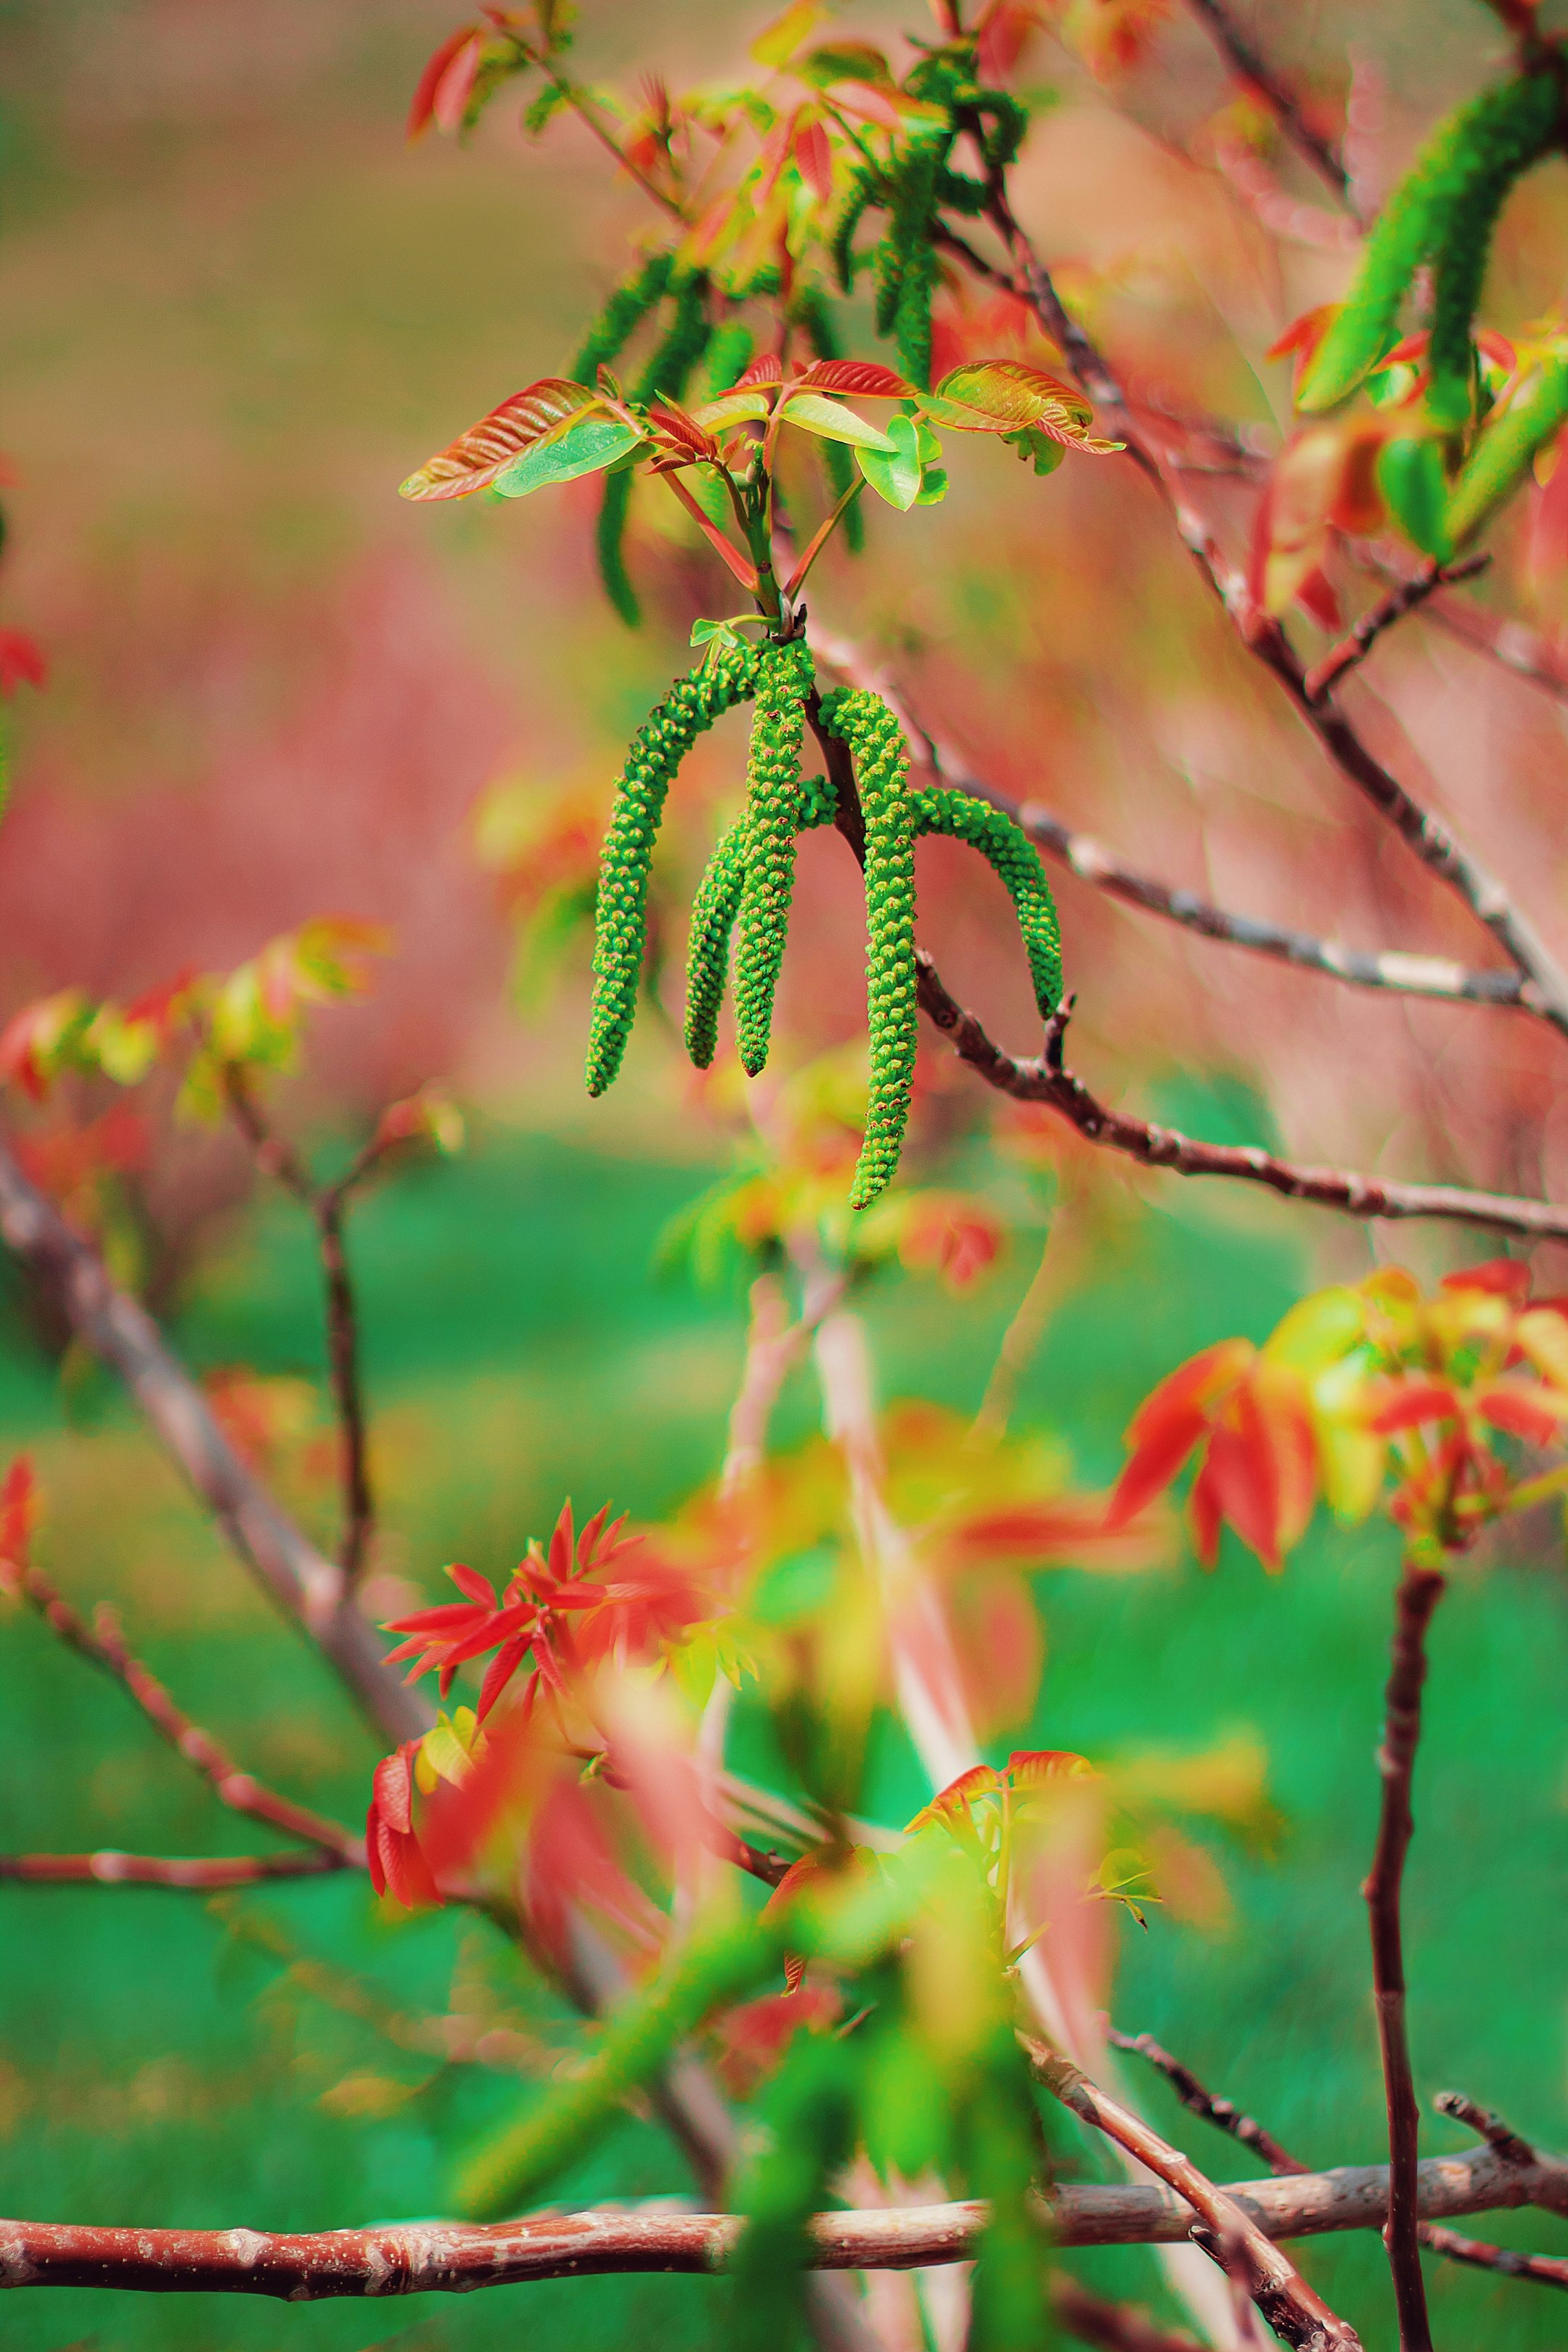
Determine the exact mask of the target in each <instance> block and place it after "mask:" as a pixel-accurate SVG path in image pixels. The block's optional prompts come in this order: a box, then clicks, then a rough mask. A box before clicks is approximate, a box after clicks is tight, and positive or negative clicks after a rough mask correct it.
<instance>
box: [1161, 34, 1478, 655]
mask: <svg viewBox="0 0 1568 2352" xmlns="http://www.w3.org/2000/svg"><path fill="white" fill-rule="evenodd" d="M1194 5H1200V0H1194ZM1489 562H1491V557H1490V556H1489V555H1468V556H1466V557H1465V558H1464V560H1463V561H1462V562H1458V563H1439V562H1437V561H1436V557H1433V558H1432V559H1430V560H1429V561H1428V562H1426V563H1425V564H1423V565H1422V567H1421V569H1420V571H1419V572H1413V573H1412V574H1411V576H1410V578H1409V579H1408V580H1405V581H1401V582H1400V583H1399V584H1398V585H1397V586H1396V587H1394V588H1391V589H1390V590H1389V591H1388V593H1387V594H1386V595H1385V596H1383V597H1381V598H1380V599H1379V600H1378V602H1377V603H1376V604H1374V605H1373V607H1372V609H1371V611H1370V612H1366V613H1363V614H1362V616H1361V618H1360V620H1359V621H1358V622H1357V623H1356V625H1355V626H1354V627H1353V628H1352V629H1351V630H1349V631H1347V633H1346V635H1344V636H1342V638H1341V639H1340V641H1339V643H1338V645H1337V646H1331V647H1330V648H1329V651H1328V652H1327V653H1326V654H1325V655H1324V656H1323V658H1322V660H1321V662H1316V663H1314V664H1313V666H1312V667H1311V668H1310V670H1309V671H1308V672H1307V675H1306V677H1305V678H1304V680H1303V681H1302V686H1303V691H1304V692H1305V694H1306V697H1307V699H1308V701H1309V702H1321V701H1322V699H1323V698H1324V697H1325V695H1327V694H1328V693H1329V692H1330V691H1331V688H1334V687H1336V686H1337V685H1338V684H1339V682H1340V680H1341V679H1342V677H1344V676H1345V674H1346V672H1347V671H1349V670H1352V669H1354V668H1355V667H1356V666H1357V664H1358V663H1360V662H1363V661H1364V660H1365V659H1366V656H1367V655H1368V654H1369V653H1370V652H1371V650H1372V648H1373V646H1374V645H1375V644H1376V643H1377V640H1378V638H1379V637H1381V636H1382V635H1383V634H1384V631H1385V630H1386V629H1391V628H1393V626H1394V623H1395V622H1396V621H1401V620H1403V619H1404V617H1405V614H1406V613H1414V612H1415V611H1417V610H1418V609H1419V608H1420V606H1421V605H1423V604H1426V600H1427V598H1428V597H1429V596H1432V595H1435V594H1436V592H1437V590H1438V589H1439V588H1451V587H1452V586H1453V585H1454V584H1455V583H1456V582H1457V581H1460V580H1473V579H1474V578H1475V576H1476V574H1477V573H1478V572H1484V571H1485V570H1486V568H1487V566H1488V564H1489Z"/></svg>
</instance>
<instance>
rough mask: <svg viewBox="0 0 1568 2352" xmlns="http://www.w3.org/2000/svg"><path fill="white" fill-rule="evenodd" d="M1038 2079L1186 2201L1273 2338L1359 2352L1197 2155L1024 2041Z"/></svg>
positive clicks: (1064, 2062) (1348, 2331)
mask: <svg viewBox="0 0 1568 2352" xmlns="http://www.w3.org/2000/svg"><path fill="white" fill-rule="evenodd" d="M1020 2039H1021V2040H1022V2041H1023V2044H1024V2048H1025V2050H1026V2052H1027V2053H1028V2058H1029V2063H1030V2066H1031V2067H1032V2069H1033V2071H1034V2073H1035V2074H1036V2076H1037V2079H1038V2080H1039V2081H1040V2082H1042V2083H1043V2084H1045V2085H1046V2087H1047V2089H1048V2090H1049V2091H1050V2092H1051V2093H1052V2094H1053V2095H1055V2096H1056V2097H1057V2098H1058V2099H1059V2100H1060V2101H1061V2102H1062V2105H1064V2106H1066V2107H1069V2108H1070V2109H1071V2110H1072V2112H1073V2114H1074V2115H1075V2116H1079V2117H1080V2119H1081V2120H1082V2121H1083V2122H1084V2123H1086V2124H1088V2125H1089V2126H1091V2127H1092V2128H1093V2129H1094V2130H1096V2131H1100V2132H1103V2133H1104V2134H1105V2136H1106V2137H1107V2138H1108V2139H1110V2140H1114V2141H1115V2143H1116V2145H1117V2146H1118V2147H1122V2148H1125V2149H1126V2151H1127V2153H1128V2155H1129V2156H1133V2157H1136V2158H1137V2159H1138V2161H1139V2163H1140V2164H1144V2165H1147V2166H1148V2168H1149V2170H1150V2171H1151V2172H1152V2173H1153V2174H1154V2176H1155V2178H1156V2179H1160V2180H1163V2181H1164V2182H1165V2184H1166V2186H1167V2187H1168V2188H1171V2189H1174V2190H1175V2192H1176V2194H1177V2196H1178V2197H1182V2198H1184V2199H1185V2200H1186V2202H1187V2203H1188V2204H1189V2205H1190V2206H1191V2207H1192V2209H1193V2211H1194V2213H1195V2214H1196V2215H1197V2217H1198V2220H1199V2221H1200V2222H1201V2223H1202V2224H1203V2225H1204V2226H1203V2231H1202V2233H1201V2235H1200V2233H1199V2231H1197V2230H1196V2229H1194V2231H1193V2235H1194V2238H1195V2239H1197V2241H1198V2242H1199V2243H1200V2244H1201V2245H1202V2246H1203V2248H1204V2251H1205V2253H1208V2254H1210V2255H1211V2256H1212V2257H1213V2259H1214V2260H1215V2261H1216V2262H1217V2263H1219V2264H1220V2266H1221V2268H1222V2269H1224V2270H1225V2271H1226V2272H1230V2271H1232V2270H1233V2269H1234V2270H1235V2271H1236V2272H1237V2274H1238V2279H1239V2283H1240V2284H1243V2285H1244V2286H1245V2287H1246V2290H1247V2294H1249V2295H1250V2296H1251V2298H1252V2300H1253V2302H1254V2303H1256V2304H1257V2305H1258V2309H1259V2311H1261V2312H1262V2314H1263V2315H1264V2317H1265V2318H1266V2319H1267V2320H1268V2324H1269V2326H1271V2327H1272V2328H1273V2329H1274V2331H1275V2333H1276V2334H1277V2335H1279V2336H1283V2337H1284V2339H1285V2341H1286V2343H1287V2344H1290V2345H1296V2346H1300V2347H1305V2352H1360V2346H1361V2338H1360V2337H1359V2336H1357V2334H1356V2332H1355V2330H1354V2329H1353V2328H1352V2327H1351V2326H1348V2325H1347V2324H1346V2322H1345V2321H1344V2320H1342V2319H1341V2318H1340V2317H1339V2316H1338V2315H1336V2314H1335V2313H1334V2312H1332V2311H1331V2310H1330V2309H1329V2306H1328V2305H1327V2304H1326V2303H1324V2302H1323V2300H1322V2298H1321V2296H1320V2295H1319V2294H1316V2293H1314V2291H1313V2289H1312V2288H1311V2287H1310V2286H1309V2285H1308V2284H1307V2282H1306V2280H1305V2279H1304V2278H1302V2276H1301V2274H1300V2272H1299V2271H1298V2270H1297V2269H1296V2267H1295V2265H1294V2264H1293V2263H1290V2262H1289V2261H1288V2260H1287V2259H1286V2257H1285V2256H1284V2255H1283V2254H1282V2253H1280V2252H1279V2249H1278V2247H1277V2246H1276V2245H1275V2244H1274V2242H1273V2241H1272V2240H1271V2239H1270V2238H1269V2237H1268V2235H1267V2234H1266V2233H1265V2231H1263V2230H1262V2229H1261V2228H1260V2227H1259V2225H1258V2222H1257V2221H1256V2220H1255V2219H1254V2218H1253V2217H1252V2216H1251V2215H1250V2214H1249V2213H1247V2210H1245V2208H1244V2207H1243V2206H1242V2205H1241V2204H1239V2203H1238V2202H1237V2200H1236V2199H1235V2198H1234V2197H1232V2196H1230V2195H1229V2194H1228V2193H1227V2192H1226V2190H1225V2189H1216V2188H1215V2184H1214V2182H1213V2181H1212V2180H1210V2179H1208V2177H1207V2175H1206V2174H1205V2173H1203V2172H1200V2171H1199V2169H1198V2168H1197V2166H1196V2165H1195V2164H1194V2162H1193V2160H1192V2158H1191V2157H1189V2156H1185V2155H1184V2154H1183V2152H1182V2150H1181V2149H1180V2148H1177V2147H1172V2146H1171V2144H1170V2142H1169V2141H1168V2140H1164V2139H1162V2138H1161V2137H1160V2135H1159V2133H1158V2132H1156V2131H1154V2130H1152V2128H1151V2127H1150V2126H1149V2125H1148V2124H1146V2123H1144V2121H1143V2120H1142V2116H1135V2115H1134V2114H1133V2113H1132V2112H1131V2108H1128V2107H1124V2106H1123V2105H1121V2102H1120V2100H1117V2099H1112V2098H1110V2097H1108V2096H1107V2095H1106V2094H1105V2092H1103V2091H1101V2090H1100V2089H1099V2088H1098V2087H1097V2085H1096V2084H1093V2083H1091V2082H1090V2081H1089V2078H1088V2076H1087V2075H1086V2074H1083V2073H1082V2071H1081V2070H1080V2069H1079V2067H1077V2066H1075V2065H1074V2064H1073V2063H1072V2061H1071V2059H1070V2058H1064V2057H1062V2056H1061V2055H1060V2054H1059V2053H1058V2052H1056V2051H1054V2050H1050V2049H1047V2047H1046V2045H1045V2043H1044V2042H1035V2041H1032V2040H1030V2039H1029V2038H1028V2037H1027V2036H1026V2035H1025V2036H1021V2037H1020Z"/></svg>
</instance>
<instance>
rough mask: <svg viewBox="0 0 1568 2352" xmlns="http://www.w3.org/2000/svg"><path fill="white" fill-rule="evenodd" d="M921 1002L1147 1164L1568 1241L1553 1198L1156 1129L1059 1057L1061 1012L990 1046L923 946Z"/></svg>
mask: <svg viewBox="0 0 1568 2352" xmlns="http://www.w3.org/2000/svg"><path fill="white" fill-rule="evenodd" d="M915 961H916V964H917V966H918V968H919V972H920V1001H921V1006H922V1008H923V1009H924V1011H925V1012H926V1013H927V1014H928V1015H929V1016H930V1018H931V1021H933V1022H934V1023H935V1024H936V1026H937V1027H938V1028H939V1029H940V1030H941V1031H942V1034H943V1035H944V1036H946V1037H947V1038H948V1040H949V1042H950V1043H951V1044H952V1046H953V1048H954V1050H955V1051H956V1052H957V1053H958V1055H960V1057H961V1058H962V1059H963V1061H965V1062H967V1063H968V1065H969V1066H970V1068H971V1069H973V1070H974V1071H975V1072H977V1073H978V1075H979V1076H981V1077H983V1078H984V1080H985V1082H986V1084H987V1086H992V1087H996V1088H997V1090H998V1091H999V1092H1000V1093H1002V1094H1005V1095H1010V1096H1012V1097H1013V1098H1014V1099H1015V1100H1016V1101H1018V1102H1037V1103H1043V1104H1045V1105H1046V1106H1047V1108H1049V1109H1051V1110H1054V1111H1057V1112H1058V1113H1059V1114H1060V1116H1061V1117H1062V1118H1065V1119H1067V1120H1068V1123H1069V1125H1071V1126H1072V1127H1074V1128H1076V1129H1078V1132H1079V1134H1080V1135H1081V1136H1083V1137H1084V1138H1085V1139H1087V1140H1088V1141H1089V1142H1090V1143H1097V1144H1100V1145H1102V1146H1104V1147H1105V1148H1106V1149H1107V1150H1111V1151H1121V1152H1125V1153H1126V1154H1127V1156H1128V1157H1129V1158H1130V1159H1132V1160H1139V1161H1141V1162H1142V1165H1143V1166H1144V1167H1146V1168H1163V1169H1167V1170H1169V1171H1171V1173H1172V1174H1173V1175H1177V1176H1224V1177H1229V1178H1233V1179H1237V1180H1238V1181H1241V1182H1243V1183H1248V1184H1262V1185H1265V1186H1267V1187H1268V1190H1269V1191H1270V1192H1279V1193H1280V1194H1282V1195H1283V1197H1284V1198H1285V1199H1287V1200H1290V1201H1310V1202H1312V1203H1313V1204H1314V1205H1315V1206H1316V1207H1318V1208H1321V1209H1333V1210H1336V1211H1337V1212H1338V1213H1340V1214H1341V1215H1342V1216H1350V1217H1362V1218H1373V1217H1376V1218H1384V1217H1386V1218H1390V1219H1396V1218H1406V1217H1436V1218H1441V1219H1443V1220H1445V1221H1447V1222H1449V1223H1459V1224H1471V1225H1482V1226H1487V1227H1489V1228H1490V1229H1491V1230H1493V1231H1494V1232H1498V1233H1512V1234H1528V1235H1530V1236H1531V1238H1533V1239H1535V1240H1538V1241H1563V1240H1568V1207H1559V1206H1558V1205H1557V1204H1556V1203H1555V1202H1550V1201H1521V1200H1515V1199H1512V1198H1510V1196H1509V1195H1507V1194H1504V1193H1498V1192H1467V1191H1465V1190H1464V1189H1463V1188H1462V1187H1460V1186H1458V1185H1453V1184H1404V1183H1395V1182H1394V1181H1389V1180H1385V1179H1384V1178H1382V1177H1378V1176H1367V1175H1363V1174H1360V1173H1358V1172H1357V1171H1352V1170H1350V1169H1342V1168H1312V1167H1302V1166H1300V1165H1299V1164H1298V1163H1297V1162H1296V1161H1294V1160H1280V1159H1279V1158H1277V1157H1276V1156H1275V1154H1274V1153H1272V1152H1269V1151H1264V1150H1261V1149H1260V1148H1259V1147H1258V1146H1257V1145H1252V1144H1245V1145H1238V1144H1224V1143H1204V1142H1200V1141H1199V1140H1198V1139H1196V1138H1194V1137H1193V1136H1190V1135H1183V1134H1182V1133H1181V1132H1180V1130H1179V1129H1175V1128H1169V1127H1156V1126H1154V1125H1152V1123H1150V1122H1148V1121H1146V1120H1143V1119H1137V1118H1126V1117H1124V1116H1123V1115H1122V1113H1121V1112H1120V1111H1114V1110H1111V1109H1110V1108H1109V1107H1108V1106H1107V1105H1106V1104H1104V1103H1102V1102H1100V1101H1099V1100H1098V1099H1097V1098H1096V1097H1095V1096H1094V1095H1092V1094H1091V1093H1090V1092H1089V1088H1088V1087H1086V1086H1085V1085H1084V1083H1083V1080H1082V1079H1081V1078H1079V1077H1077V1076H1074V1074H1073V1073H1072V1072H1071V1071H1070V1070H1068V1069H1067V1068H1066V1067H1064V1066H1063V1065H1062V1062H1061V1059H1060V1045H1061V1037H1062V1034H1063V1032H1064V1030H1065V1027H1066V1018H1065V1015H1063V1014H1058V1016H1057V1018H1056V1020H1055V1021H1054V1022H1053V1023H1052V1024H1050V1027H1049V1029H1048V1030H1047V1049H1046V1052H1045V1053H1044V1054H1043V1055H1041V1056H1040V1057H1039V1058H1038V1059H1037V1060H1032V1061H1020V1060H1017V1059H1016V1058H1015V1057H1014V1056H1013V1055H1011V1054H1007V1053H1005V1052H1004V1051H1003V1049H1002V1048H1001V1047H1000V1046H999V1045H995V1044H994V1043H993V1041H992V1039H991V1038H990V1037H989V1036H987V1034H986V1033H985V1030H984V1027H983V1026H982V1024H980V1022H979V1021H978V1020H977V1019H976V1018H975V1016H974V1014H973V1013H971V1012H969V1011H968V1010H967V1009H966V1008H965V1007H964V1006H963V1005H962V1004H960V1003H958V1001H957V999H956V998H955V997H953V996H952V995H951V994H950V993H949V992H948V990H947V989H946V987H945V986H944V985H943V983H942V979H941V977H940V975H939V974H938V972H937V970H936V967H935V965H934V964H933V963H932V962H931V958H930V957H929V956H928V955H926V954H925V953H924V952H923V951H921V950H917V951H916V957H915Z"/></svg>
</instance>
